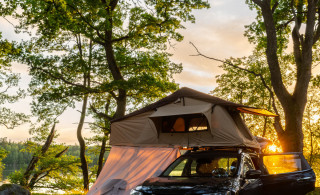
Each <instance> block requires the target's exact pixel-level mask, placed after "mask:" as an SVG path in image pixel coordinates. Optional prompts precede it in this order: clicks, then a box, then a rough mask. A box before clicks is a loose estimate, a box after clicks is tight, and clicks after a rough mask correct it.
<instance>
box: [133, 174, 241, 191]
mask: <svg viewBox="0 0 320 195" xmlns="http://www.w3.org/2000/svg"><path fill="white" fill-rule="evenodd" d="M234 181H235V179H234V178H211V177H206V178H201V177H156V178H150V179H148V180H146V181H145V182H144V183H143V184H142V185H141V187H140V189H139V191H141V192H145V193H151V194H162V193H163V194H204V193H214V192H225V191H233V190H232V189H233V186H234Z"/></svg>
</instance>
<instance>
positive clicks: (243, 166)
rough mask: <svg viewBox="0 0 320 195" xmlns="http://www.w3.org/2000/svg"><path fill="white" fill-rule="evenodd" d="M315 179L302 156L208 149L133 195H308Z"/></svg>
mask: <svg viewBox="0 0 320 195" xmlns="http://www.w3.org/2000/svg"><path fill="white" fill-rule="evenodd" d="M315 178H316V177H315V174H314V172H313V170H312V169H311V167H310V166H309V164H308V163H307V161H306V160H305V158H304V156H303V155H302V154H301V153H280V154H258V153H256V152H254V151H250V150H245V149H238V150H233V151H232V150H214V149H209V150H204V151H195V152H189V153H188V152H187V153H186V154H184V155H182V156H181V157H179V158H178V159H176V160H175V161H174V162H173V163H172V164H171V165H170V166H169V167H168V168H167V169H166V170H165V171H164V172H163V173H162V174H161V175H160V176H159V177H155V178H150V179H147V180H146V181H145V182H144V183H142V184H141V185H139V186H137V187H136V188H135V189H133V190H132V191H131V195H142V194H150V195H151V194H204V195H205V194H206V195H222V194H223V195H227V194H241V195H242V194H270V195H271V194H272V195H274V194H281V195H286V194H306V193H307V192H310V191H312V190H314V185H315Z"/></svg>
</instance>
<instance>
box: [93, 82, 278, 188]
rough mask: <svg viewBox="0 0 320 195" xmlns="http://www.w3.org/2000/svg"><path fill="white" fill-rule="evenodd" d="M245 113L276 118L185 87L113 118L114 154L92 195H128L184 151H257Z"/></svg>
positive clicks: (112, 138)
mask: <svg viewBox="0 0 320 195" xmlns="http://www.w3.org/2000/svg"><path fill="white" fill-rule="evenodd" d="M241 112H244V113H251V114H256V115H263V116H276V115H274V114H273V113H271V112H269V111H267V110H264V109H258V108H252V107H248V106H244V105H241V104H236V103H233V102H229V101H226V100H223V99H220V98H217V97H214V96H211V95H208V94H204V93H201V92H198V91H195V90H193V89H190V88H182V89H180V90H178V91H176V92H174V93H173V94H171V95H169V96H167V97H165V98H163V99H161V100H159V101H157V102H155V103H153V104H151V105H149V106H146V107H144V108H142V109H140V110H137V111H135V112H133V113H131V114H128V115H126V116H124V117H122V118H118V119H116V120H113V121H112V123H111V137H110V145H112V149H111V152H110V154H109V157H108V160H107V162H106V164H105V166H104V168H103V170H102V172H101V174H100V175H99V177H98V179H97V181H96V182H95V184H94V185H93V186H92V188H91V190H90V191H89V192H88V194H129V192H130V190H131V189H132V188H134V187H135V186H136V185H138V184H139V183H141V182H143V181H144V180H145V179H147V178H149V177H152V176H157V175H158V174H159V173H161V172H162V171H163V170H164V169H165V168H166V166H168V165H169V164H170V163H171V162H172V161H173V160H175V159H176V158H177V157H178V156H179V148H180V147H198V146H219V147H221V146H222V147H250V148H253V149H259V144H258V142H257V141H256V139H255V138H254V136H252V134H251V132H250V131H249V129H248V128H247V126H246V125H245V123H244V121H243V120H242V118H241V116H240V113H241ZM164 159H166V160H164ZM132 166H133V167H134V168H132Z"/></svg>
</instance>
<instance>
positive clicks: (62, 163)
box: [9, 125, 81, 190]
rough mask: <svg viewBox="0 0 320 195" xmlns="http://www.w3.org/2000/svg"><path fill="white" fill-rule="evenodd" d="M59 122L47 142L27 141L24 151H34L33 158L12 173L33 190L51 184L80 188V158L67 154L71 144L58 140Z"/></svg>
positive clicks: (54, 187)
mask: <svg viewBox="0 0 320 195" xmlns="http://www.w3.org/2000/svg"><path fill="white" fill-rule="evenodd" d="M55 133H56V130H55V125H53V127H52V128H51V131H50V133H49V134H48V136H47V138H46V140H45V142H44V143H43V142H42V143H43V144H42V143H41V142H35V141H31V140H29V141H27V142H26V145H27V146H26V148H25V149H24V151H22V152H29V153H32V154H33V156H32V159H31V161H30V162H29V164H28V167H27V168H26V169H25V170H22V169H21V170H19V171H15V172H14V173H12V174H11V175H10V176H9V179H10V181H11V182H12V183H17V184H20V185H22V186H24V187H26V188H28V189H29V190H34V189H39V188H47V189H52V190H76V189H78V190H80V186H81V182H80V181H79V179H78V177H77V176H75V175H76V174H77V173H78V166H79V164H80V163H79V159H77V158H75V157H74V156H67V155H64V154H65V153H66V152H67V150H68V147H65V146H64V145H62V144H60V145H57V144H54V142H53V140H54V138H55Z"/></svg>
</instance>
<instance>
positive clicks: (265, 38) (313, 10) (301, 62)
mask: <svg viewBox="0 0 320 195" xmlns="http://www.w3.org/2000/svg"><path fill="white" fill-rule="evenodd" d="M247 3H248V5H249V6H250V8H252V9H256V10H257V21H256V22H254V23H252V24H251V25H249V26H248V27H247V32H246V35H247V36H248V38H249V40H250V41H251V42H253V43H256V44H257V48H260V49H265V52H266V58H267V62H268V67H269V71H270V75H271V84H272V88H273V90H274V92H275V94H276V96H277V98H278V99H279V102H280V104H281V107H282V108H283V111H284V115H285V127H284V128H282V127H281V126H275V127H276V130H277V133H278V137H279V140H280V142H281V144H282V147H283V150H284V151H287V152H289V151H300V152H302V150H303V130H302V120H303V114H304V110H305V106H306V103H307V92H308V86H309V82H310V79H311V65H312V63H313V62H314V61H317V60H318V58H317V55H316V54H314V50H315V49H316V48H317V47H318V40H319V37H320V26H319V21H320V20H319V2H318V0H308V1H304V0H297V1H294V0H281V1H273V0H252V1H251V0H249V1H247ZM303 31H304V33H303ZM290 33H291V34H290ZM290 39H291V41H292V42H293V56H294V62H293V65H294V66H295V69H296V75H295V82H294V89H293V92H292V93H290V89H289V87H286V86H285V84H284V82H283V74H282V72H281V68H282V67H281V63H280V60H279V58H281V56H282V55H283V53H285V49H286V48H287V46H288V43H289V40H290Z"/></svg>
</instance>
